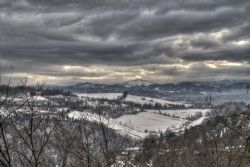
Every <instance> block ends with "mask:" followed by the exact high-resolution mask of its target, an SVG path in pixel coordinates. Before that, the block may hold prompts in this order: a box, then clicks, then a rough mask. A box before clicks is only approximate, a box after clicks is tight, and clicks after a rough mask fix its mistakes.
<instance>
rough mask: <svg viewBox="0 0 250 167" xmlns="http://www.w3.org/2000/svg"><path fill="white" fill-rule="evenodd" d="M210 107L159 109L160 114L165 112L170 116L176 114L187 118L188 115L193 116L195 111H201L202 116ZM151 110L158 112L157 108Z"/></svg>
mask: <svg viewBox="0 0 250 167" xmlns="http://www.w3.org/2000/svg"><path fill="white" fill-rule="evenodd" d="M209 111H210V109H181V110H160V113H161V114H167V115H170V116H173V115H174V116H176V117H180V118H183V119H185V118H187V117H190V116H194V115H195V114H197V113H201V114H202V115H203V116H205V115H206V113H207V112H209ZM152 112H155V113H159V110H154V111H152Z"/></svg>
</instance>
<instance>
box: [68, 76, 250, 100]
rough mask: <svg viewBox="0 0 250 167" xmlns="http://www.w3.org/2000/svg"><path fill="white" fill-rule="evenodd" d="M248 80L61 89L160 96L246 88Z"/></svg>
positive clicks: (140, 82) (80, 85)
mask: <svg viewBox="0 0 250 167" xmlns="http://www.w3.org/2000/svg"><path fill="white" fill-rule="evenodd" d="M248 85H250V81H234V80H222V81H206V82H180V83H168V84H157V83H153V82H149V81H145V80H134V81H128V82H125V83H121V84H112V85H108V84H94V83H88V82H87V83H78V84H75V85H70V86H64V87H63V89H66V90H70V91H72V92H81V93H83V92H84V93H108V92H113V93H115V92H123V91H128V92H129V93H130V94H134V95H143V96H147V95H150V96H151V97H152V96H153V97H162V96H165V95H168V94H171V93H175V94H178V93H179V94H187V93H192V94H193V93H200V92H223V91H228V90H235V89H247V87H248Z"/></svg>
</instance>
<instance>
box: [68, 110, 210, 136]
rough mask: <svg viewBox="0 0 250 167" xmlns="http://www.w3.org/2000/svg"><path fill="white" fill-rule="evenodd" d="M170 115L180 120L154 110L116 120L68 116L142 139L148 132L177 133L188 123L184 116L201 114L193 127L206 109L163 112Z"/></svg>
mask: <svg viewBox="0 0 250 167" xmlns="http://www.w3.org/2000/svg"><path fill="white" fill-rule="evenodd" d="M162 112H163V113H164V112H167V113H168V114H170V115H173V114H175V115H177V113H178V115H179V116H180V118H174V117H171V116H165V115H160V114H159V113H158V112H157V111H156V110H147V111H146V112H142V113H139V114H136V115H123V116H121V117H119V118H116V119H111V118H109V119H106V118H105V117H102V116H99V115H97V114H93V113H88V112H79V111H72V112H70V113H69V114H68V116H69V117H71V118H75V119H85V120H88V121H93V122H102V123H104V124H105V125H106V126H108V127H109V128H112V129H115V130H116V131H117V132H118V133H120V134H126V135H130V136H131V137H134V138H144V137H146V136H147V135H149V132H155V133H158V132H160V131H163V132H164V131H165V130H167V129H169V130H173V131H179V130H182V129H183V125H184V124H185V123H187V122H188V120H187V119H185V117H186V116H192V115H195V114H196V113H198V112H201V113H202V114H203V116H202V117H201V118H199V119H198V120H196V121H194V122H191V123H190V125H188V127H190V126H195V125H198V124H200V123H202V121H203V120H204V119H205V117H206V116H205V114H206V113H207V112H209V110H208V109H187V110H163V111H162Z"/></svg>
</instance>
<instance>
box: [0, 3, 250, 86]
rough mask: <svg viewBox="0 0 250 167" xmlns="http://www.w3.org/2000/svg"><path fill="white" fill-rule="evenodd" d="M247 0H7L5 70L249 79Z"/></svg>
mask: <svg viewBox="0 0 250 167" xmlns="http://www.w3.org/2000/svg"><path fill="white" fill-rule="evenodd" d="M249 15H250V1H248V0H154V1H152V0H71V1H68V0H53V1H52V0H0V35H1V36H0V37H1V38H0V41H1V43H0V45H1V73H2V77H3V78H4V79H5V80H6V79H7V78H9V77H14V78H22V77H28V78H29V80H30V81H31V82H36V81H39V80H44V81H48V82H49V83H53V84H54V83H65V84H66V83H67V84H68V83H71V82H73V81H74V82H84V81H90V82H105V83H110V82H113V83H116V82H122V81H125V80H132V79H146V80H151V81H155V82H161V83H163V82H176V81H185V80H211V79H213V80H217V79H246V78H248V73H249V70H250V65H249V59H250V36H249V34H250V17H249Z"/></svg>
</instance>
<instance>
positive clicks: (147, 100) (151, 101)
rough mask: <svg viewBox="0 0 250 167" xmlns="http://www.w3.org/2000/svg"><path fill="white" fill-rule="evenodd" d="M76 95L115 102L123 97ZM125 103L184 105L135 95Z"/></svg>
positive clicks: (93, 94) (105, 94)
mask: <svg viewBox="0 0 250 167" xmlns="http://www.w3.org/2000/svg"><path fill="white" fill-rule="evenodd" d="M76 95H77V96H78V97H80V98H94V99H109V100H115V99H118V98H119V97H120V96H122V93H90V94H88V93H76ZM125 101H128V102H134V103H139V104H142V105H143V104H152V105H155V103H160V104H161V105H169V104H173V105H183V103H179V102H172V101H168V100H163V99H156V98H150V97H142V96H135V95H128V96H127V97H126V99H125ZM184 105H186V106H189V105H188V104H184Z"/></svg>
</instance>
